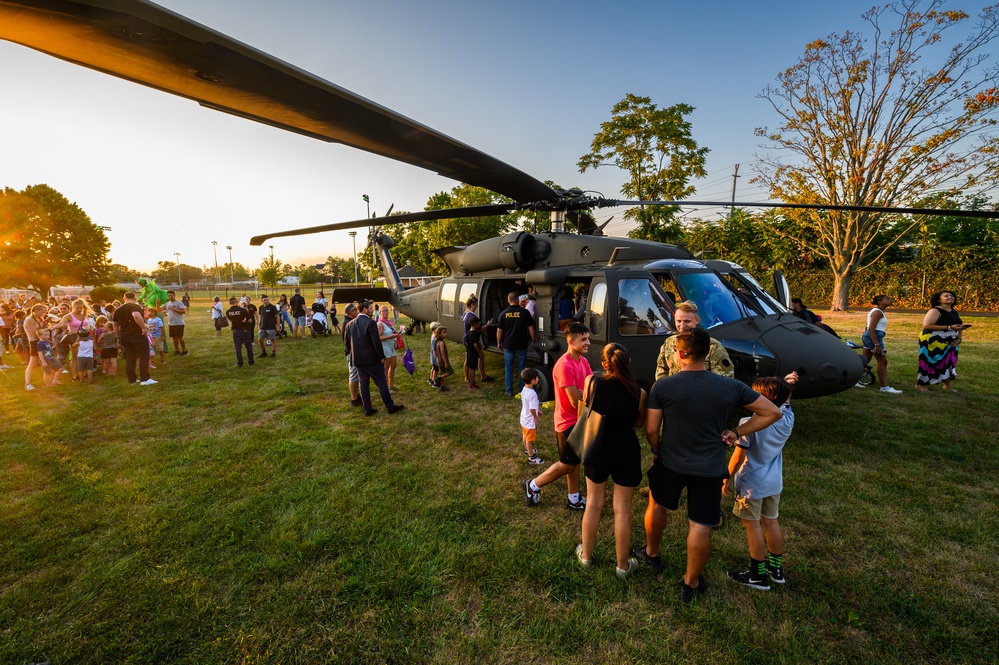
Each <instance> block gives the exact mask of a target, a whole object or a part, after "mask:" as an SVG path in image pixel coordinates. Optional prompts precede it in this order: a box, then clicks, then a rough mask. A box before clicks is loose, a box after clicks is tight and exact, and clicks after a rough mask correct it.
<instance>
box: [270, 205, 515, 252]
mask: <svg viewBox="0 0 999 665" xmlns="http://www.w3.org/2000/svg"><path fill="white" fill-rule="evenodd" d="M517 207H518V206H517V204H516V203H494V204H491V205H484V206H470V207H468V208H447V209H445V210H424V211H423V212H410V213H405V214H402V215H394V216H392V217H379V218H378V221H377V222H376V221H374V220H372V219H357V220H354V221H352V222H336V223H334V224H322V225H320V226H310V227H308V228H304V229H293V230H291V231H279V232H277V233H268V234H266V235H260V236H253V237H252V238H250V244H251V245H254V246H259V245H262V244H264V243H265V242H266V241H267V240H270V239H271V238H287V237H289V236H304V235H309V234H310V233H323V232H325V231H343V230H345V229H359V228H362V227H365V226H372V225H375V226H388V225H389V224H410V223H412V222H429V221H435V220H439V219H460V218H462V217H491V216H493V215H505V214H506V213H508V212H512V211H513V210H516V209H517Z"/></svg>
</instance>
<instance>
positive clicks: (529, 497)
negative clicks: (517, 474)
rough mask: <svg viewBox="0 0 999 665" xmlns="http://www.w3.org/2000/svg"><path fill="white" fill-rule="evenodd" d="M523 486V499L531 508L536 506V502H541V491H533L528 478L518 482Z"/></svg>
mask: <svg viewBox="0 0 999 665" xmlns="http://www.w3.org/2000/svg"><path fill="white" fill-rule="evenodd" d="M520 486H521V487H523V488H524V499H525V500H526V501H527V505H528V506H530V507H531V508H537V506H538V504H539V503H541V492H535V491H534V490H532V489H531V480H530V478H528V479H527V480H525V481H524V482H522V483H521V484H520Z"/></svg>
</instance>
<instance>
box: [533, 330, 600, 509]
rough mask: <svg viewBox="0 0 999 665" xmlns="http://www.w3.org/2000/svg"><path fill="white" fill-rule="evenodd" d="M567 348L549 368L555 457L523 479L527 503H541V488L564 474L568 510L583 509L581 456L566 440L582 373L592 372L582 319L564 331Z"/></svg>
mask: <svg viewBox="0 0 999 665" xmlns="http://www.w3.org/2000/svg"><path fill="white" fill-rule="evenodd" d="M566 341H567V342H568V344H569V350H568V351H566V352H565V354H564V355H563V356H562V357H561V358H559V359H558V362H556V363H555V367H554V368H553V369H552V381H553V382H554V384H555V440H556V442H557V443H558V461H557V462H555V463H554V464H552V465H551V466H550V467H548V468H547V469H545V471H544V473H542V474H541V475H540V476H538V477H537V478H535V479H534V480H525V481H524V482H523V483H521V485H522V486H523V488H524V499H525V500H526V501H527V505H528V506H532V507H534V506H537V505H538V504H539V503H541V488H542V487H544V486H545V485H547V484H549V483H551V482H553V481H555V480H558V479H559V478H561V477H562V476H565V477H566V482H567V483H568V485H569V498H568V501H567V502H566V507H567V508H569V509H570V510H584V509H585V508H586V499H584V498H583V497H581V496H580V495H579V464H580V462H581V460H580V459H579V458H578V457H576V453H574V452H573V451H572V448H570V447H569V445H568V444H567V443H566V440H567V439H568V438H569V433H570V432H571V431H572V426H573V425H575V424H576V420H577V419H578V417H579V400H580V399H582V397H583V386H585V385H586V377H588V376H590V375H592V374H593V370H592V369H590V363H589V361H587V360H586V352H587V350H588V349H589V348H590V331H589V329H588V328H587V327H586V326H584V325H583V324H582V323H572V324H570V325H569V329H568V330H567V331H566Z"/></svg>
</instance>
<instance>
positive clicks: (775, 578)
mask: <svg viewBox="0 0 999 665" xmlns="http://www.w3.org/2000/svg"><path fill="white" fill-rule="evenodd" d="M767 575H768V576H769V577H770V581H771V582H774V583H775V584H783V583H784V582H787V578H785V577H784V570H783V569H782V568H774V567H773V566H771V565H770V564H769V563H768V564H767Z"/></svg>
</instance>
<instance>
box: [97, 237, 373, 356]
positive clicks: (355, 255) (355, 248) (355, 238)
mask: <svg viewBox="0 0 999 665" xmlns="http://www.w3.org/2000/svg"><path fill="white" fill-rule="evenodd" d="M348 233H350V239H351V240H352V241H353V243H354V284H357V231H349V232H348ZM108 339H110V338H108Z"/></svg>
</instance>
